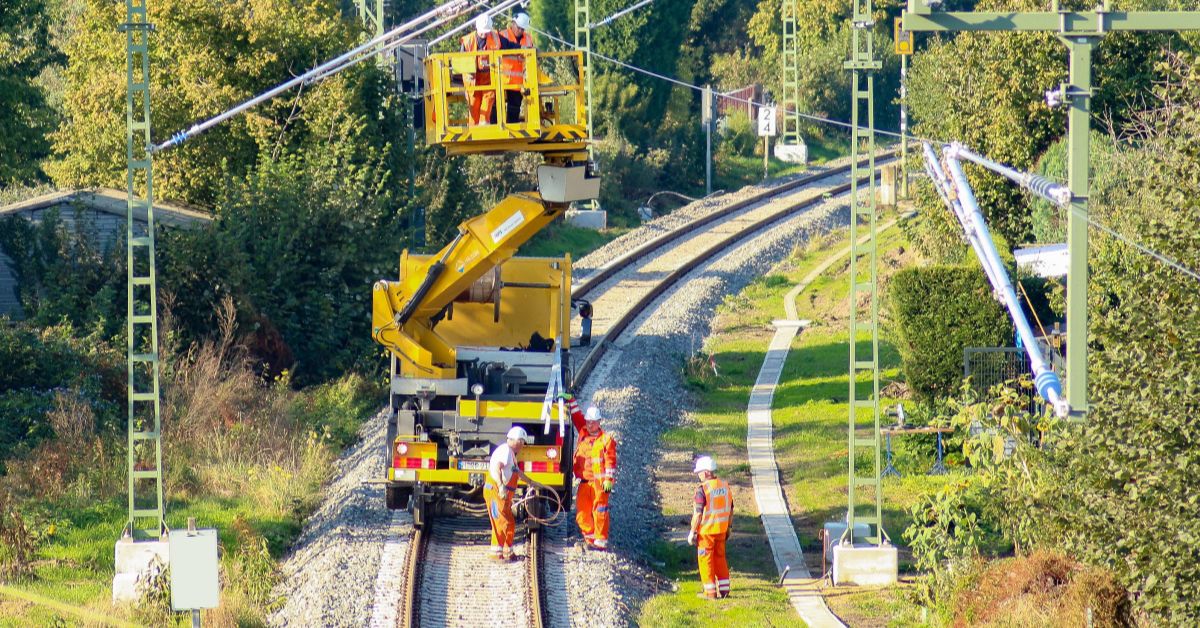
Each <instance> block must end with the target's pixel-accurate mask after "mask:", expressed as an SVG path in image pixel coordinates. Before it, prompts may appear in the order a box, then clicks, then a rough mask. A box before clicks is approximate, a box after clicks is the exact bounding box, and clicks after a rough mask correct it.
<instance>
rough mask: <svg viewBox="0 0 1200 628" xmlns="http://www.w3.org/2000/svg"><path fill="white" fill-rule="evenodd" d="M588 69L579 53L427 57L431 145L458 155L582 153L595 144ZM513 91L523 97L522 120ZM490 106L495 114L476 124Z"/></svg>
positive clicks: (493, 52) (427, 119) (518, 52)
mask: <svg viewBox="0 0 1200 628" xmlns="http://www.w3.org/2000/svg"><path fill="white" fill-rule="evenodd" d="M485 69H486V70H485ZM584 71H585V70H584V66H583V53H581V52H579V51H567V52H538V51H535V50H528V49H523V50H487V51H479V52H444V53H436V54H431V55H429V56H428V57H427V58H426V59H425V77H426V81H427V82H426V85H427V89H426V91H425V140H426V142H427V143H429V144H440V145H442V146H444V147H445V148H446V152H448V153H450V154H455V155H465V154H475V153H499V152H512V151H525V152H539V153H562V154H570V153H581V152H583V151H585V150H586V149H587V142H588V139H589V138H588V132H587V127H588V118H587V116H588V111H587V104H586V100H585V97H584V89H583V85H584V74H583V73H584ZM506 92H519V93H520V94H521V95H522V99H521V100H522V102H521V105H522V106H521V111H520V112H518V114H517V115H515V116H513V115H510V112H509V104H510V99H509V98H506V97H505V96H506ZM473 105H474V106H473ZM489 106H490V107H491V110H492V113H491V115H490V116H489V115H487V114H486V113H484V114H483V115H480V116H479V118H477V119H474V120H472V119H471V118H472V111H473V110H474V111H475V112H476V114H477V115H478V114H479V113H480V112H481V111H483V112H486V110H487V108H488V107H489ZM509 120H516V121H513V122H510V121H509Z"/></svg>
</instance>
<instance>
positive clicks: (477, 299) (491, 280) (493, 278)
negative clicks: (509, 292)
mask: <svg viewBox="0 0 1200 628" xmlns="http://www.w3.org/2000/svg"><path fill="white" fill-rule="evenodd" d="M500 268H501V267H500V266H496V267H495V268H493V269H492V272H490V273H486V274H484V275H483V276H482V277H480V278H479V279H476V280H475V283H473V284H471V287H469V288H467V289H466V290H463V292H462V294H460V295H458V296H457V297H454V303H491V304H492V305H493V306H494V309H493V310H492V320H493V321H494V322H497V323H499V322H500V289H501V288H503V287H504V282H503V281H502V280H501V279H500ZM453 315H454V313H453V311H451V313H450V316H453Z"/></svg>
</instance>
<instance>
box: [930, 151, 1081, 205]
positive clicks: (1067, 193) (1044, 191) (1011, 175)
mask: <svg viewBox="0 0 1200 628" xmlns="http://www.w3.org/2000/svg"><path fill="white" fill-rule="evenodd" d="M946 155H947V156H948V157H950V158H951V159H966V160H967V161H971V162H974V163H977V164H979V165H980V166H983V167H984V168H987V169H988V170H991V171H992V172H995V173H997V174H999V175H1001V176H1003V177H1005V178H1007V179H1008V180H1010V181H1012V182H1014V183H1016V184H1017V185H1019V186H1021V187H1023V188H1025V189H1027V190H1029V191H1030V192H1033V193H1034V194H1037V195H1038V196H1040V197H1042V198H1044V199H1046V200H1047V201H1050V202H1051V203H1054V204H1055V205H1058V206H1060V207H1066V206H1067V205H1070V204H1071V189H1070V188H1068V187H1067V186H1065V185H1062V184H1061V183H1055V182H1053V181H1051V180H1049V179H1047V178H1045V177H1042V176H1039V175H1036V174H1029V173H1025V172H1021V171H1019V170H1016V169H1013V168H1010V167H1008V166H1006V165H1004V164H1002V163H999V162H996V161H992V160H991V159H988V158H987V157H984V156H983V155H980V154H979V153H976V152H975V151H973V150H971V149H969V148H967V147H966V146H963V145H962V144H960V143H958V142H954V143H952V144H950V145H949V146H947V147H946Z"/></svg>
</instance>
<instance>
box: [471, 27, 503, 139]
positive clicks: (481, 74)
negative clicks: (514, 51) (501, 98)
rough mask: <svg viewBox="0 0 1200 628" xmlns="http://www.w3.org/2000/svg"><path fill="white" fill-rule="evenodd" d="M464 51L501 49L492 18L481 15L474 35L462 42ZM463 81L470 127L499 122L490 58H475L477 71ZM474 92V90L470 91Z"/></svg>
mask: <svg viewBox="0 0 1200 628" xmlns="http://www.w3.org/2000/svg"><path fill="white" fill-rule="evenodd" d="M461 43H462V51H463V52H479V51H484V50H500V48H501V45H502V44H501V39H500V35H499V34H497V33H496V31H494V30H492V16H490V15H486V14H485V15H480V16H479V17H477V18H475V32H474V33H471V34H470V35H466V36H464V37H463V38H462V40H461ZM463 82H464V83H466V85H467V88H468V91H469V92H470V102H471V118H470V120H469V121H468V123H469V124H470V125H471V126H475V125H477V124H495V123H496V91H495V90H494V89H491V87H492V68H491V61H490V60H489V59H488V55H479V56H478V57H476V58H475V72H474V73H473V74H465V75H464V76H463ZM472 87H473V88H474V89H471V88H472Z"/></svg>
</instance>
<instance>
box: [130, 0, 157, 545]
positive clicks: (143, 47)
mask: <svg viewBox="0 0 1200 628" xmlns="http://www.w3.org/2000/svg"><path fill="white" fill-rule="evenodd" d="M122 30H124V31H125V68H126V78H127V81H126V95H125V162H126V166H127V174H126V181H125V183H126V192H127V195H128V196H127V201H126V216H125V218H126V228H125V252H126V254H125V265H126V272H127V277H126V310H125V311H126V325H125V335H126V345H125V348H126V354H127V356H128V362H127V374H128V389H127V392H128V415H127V416H128V425H127V429H128V438H127V441H126V444H127V455H126V463H127V464H126V469H127V473H128V476H127V477H128V510H129V516H128V521H127V523H126V526H125V534H126V535H127V536H132V537H134V538H159V537H161V536H162V535H163V534H164V533H165V531H166V526H165V525H164V521H163V485H162V419H161V413H160V405H159V379H158V378H159V360H158V298H157V288H158V286H157V278H156V272H155V259H154V177H153V168H152V164H151V159H150V153H149V151H147V147H148V146H150V32H151V31H152V30H153V27H152V26H151V25H150V23H149V20H148V19H147V15H146V0H126V3H125V24H124V25H123V26H122ZM143 213H144V214H145V216H146V227H145V232H144V233H141V232H139V230H138V229H137V222H136V218H137V217H138V216H140V215H141V214H143Z"/></svg>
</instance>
